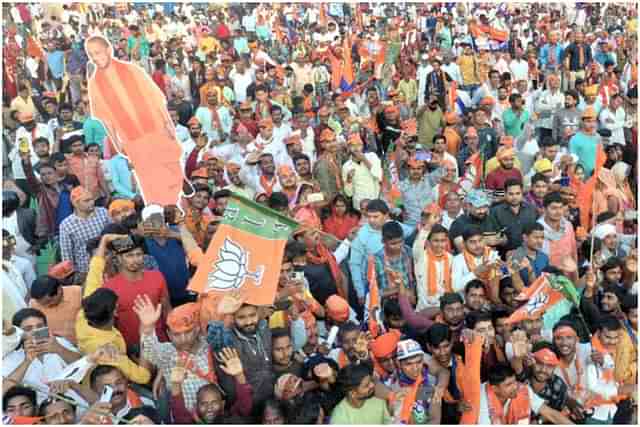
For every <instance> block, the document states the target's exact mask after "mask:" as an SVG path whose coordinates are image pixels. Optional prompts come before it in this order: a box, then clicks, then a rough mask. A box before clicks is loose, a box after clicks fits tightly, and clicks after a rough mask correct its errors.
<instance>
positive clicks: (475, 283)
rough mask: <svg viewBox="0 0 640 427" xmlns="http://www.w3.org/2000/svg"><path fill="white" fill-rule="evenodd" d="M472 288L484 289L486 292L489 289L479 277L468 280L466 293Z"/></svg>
mask: <svg viewBox="0 0 640 427" xmlns="http://www.w3.org/2000/svg"><path fill="white" fill-rule="evenodd" d="M471 289H484V290H485V292H486V290H487V288H486V287H485V285H484V283H483V282H482V281H481V280H478V279H473V280H470V281H469V282H467V284H466V285H465V286H464V293H465V294H467V293H469V291H470V290H471Z"/></svg>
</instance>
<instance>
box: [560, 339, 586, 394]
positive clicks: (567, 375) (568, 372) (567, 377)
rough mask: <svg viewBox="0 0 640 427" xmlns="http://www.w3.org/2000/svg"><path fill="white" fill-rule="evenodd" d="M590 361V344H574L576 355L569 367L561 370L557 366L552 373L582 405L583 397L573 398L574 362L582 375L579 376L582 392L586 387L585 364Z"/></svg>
mask: <svg viewBox="0 0 640 427" xmlns="http://www.w3.org/2000/svg"><path fill="white" fill-rule="evenodd" d="M590 359H591V343H578V344H576V355H575V357H574V359H573V361H572V362H571V364H570V365H569V367H568V368H567V369H563V368H561V367H560V366H557V367H556V369H555V370H554V371H553V373H554V374H555V375H557V376H559V377H560V378H562V380H563V381H564V382H565V383H567V382H568V384H567V386H568V387H569V392H570V393H571V395H572V396H573V397H574V398H578V400H579V401H580V402H582V403H584V400H583V399H582V397H583V396H575V390H576V385H577V382H578V372H577V369H576V360H578V361H579V365H580V369H581V371H582V375H580V385H581V386H582V390H585V388H586V386H587V379H586V375H587V373H586V369H587V363H588V362H589V360H590Z"/></svg>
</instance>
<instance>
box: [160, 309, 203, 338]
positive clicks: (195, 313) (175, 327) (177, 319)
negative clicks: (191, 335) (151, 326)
mask: <svg viewBox="0 0 640 427" xmlns="http://www.w3.org/2000/svg"><path fill="white" fill-rule="evenodd" d="M199 322H200V304H198V303H195V302H190V303H187V304H183V305H180V306H178V307H176V308H174V309H173V310H171V312H170V313H169V315H168V316H167V326H168V327H169V329H170V330H171V332H173V333H174V334H181V333H183V332H189V331H191V330H192V329H193V328H195V327H196V326H197V325H198V323H199Z"/></svg>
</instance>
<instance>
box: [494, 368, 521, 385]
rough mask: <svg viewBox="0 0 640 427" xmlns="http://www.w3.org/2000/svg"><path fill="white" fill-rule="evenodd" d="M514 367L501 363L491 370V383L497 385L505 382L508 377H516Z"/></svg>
mask: <svg viewBox="0 0 640 427" xmlns="http://www.w3.org/2000/svg"><path fill="white" fill-rule="evenodd" d="M515 375H516V373H515V372H514V370H513V368H512V367H511V366H509V365H507V364H504V363H499V364H497V365H495V366H494V367H493V368H492V369H491V370H489V378H488V380H489V384H491V385H492V386H497V385H500V384H502V383H503V382H505V380H506V379H507V378H511V377H515Z"/></svg>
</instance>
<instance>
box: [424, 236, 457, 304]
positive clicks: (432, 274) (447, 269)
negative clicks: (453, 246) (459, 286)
mask: <svg viewBox="0 0 640 427" xmlns="http://www.w3.org/2000/svg"><path fill="white" fill-rule="evenodd" d="M438 262H442V263H443V265H442V278H443V284H444V289H445V292H452V289H453V288H452V287H451V263H450V262H449V253H448V252H444V253H443V254H442V255H440V256H437V255H436V254H434V253H433V251H432V250H431V248H427V262H426V265H427V294H428V295H429V296H430V297H432V296H434V295H437V294H438V280H437V272H436V266H437V264H436V263H438Z"/></svg>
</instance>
